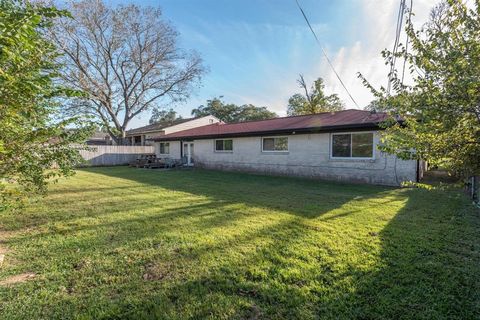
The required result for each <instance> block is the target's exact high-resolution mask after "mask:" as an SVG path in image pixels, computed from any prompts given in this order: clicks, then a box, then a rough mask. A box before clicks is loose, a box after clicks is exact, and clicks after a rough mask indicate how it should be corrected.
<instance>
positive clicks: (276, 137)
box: [260, 136, 290, 153]
mask: <svg viewBox="0 0 480 320" xmlns="http://www.w3.org/2000/svg"><path fill="white" fill-rule="evenodd" d="M278 138H287V150H264V149H263V140H264V139H278ZM260 142H261V148H262V152H265V153H288V152H289V150H290V139H289V137H288V136H272V137H262V139H261V140H260Z"/></svg>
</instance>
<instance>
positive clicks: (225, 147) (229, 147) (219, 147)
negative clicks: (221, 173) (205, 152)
mask: <svg viewBox="0 0 480 320" xmlns="http://www.w3.org/2000/svg"><path fill="white" fill-rule="evenodd" d="M215 151H220V152H225V151H233V140H232V139H222V140H215Z"/></svg>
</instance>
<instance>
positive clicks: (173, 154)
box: [155, 141, 181, 159]
mask: <svg viewBox="0 0 480 320" xmlns="http://www.w3.org/2000/svg"><path fill="white" fill-rule="evenodd" d="M166 142H168V143H170V152H169V153H168V154H162V153H160V142H155V154H156V156H157V158H171V159H180V158H181V145H180V141H166Z"/></svg>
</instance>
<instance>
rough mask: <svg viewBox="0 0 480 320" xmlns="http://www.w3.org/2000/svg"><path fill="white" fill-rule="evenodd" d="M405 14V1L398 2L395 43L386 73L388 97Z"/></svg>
mask: <svg viewBox="0 0 480 320" xmlns="http://www.w3.org/2000/svg"><path fill="white" fill-rule="evenodd" d="M404 12H405V0H401V1H400V7H399V8H398V14H397V27H396V30H395V42H394V44H393V50H392V58H391V60H390V72H389V73H388V85H387V93H388V94H389V95H390V90H391V88H392V80H393V76H394V73H395V64H396V62H397V50H398V47H399V45H400V35H401V33H402V24H403V14H404Z"/></svg>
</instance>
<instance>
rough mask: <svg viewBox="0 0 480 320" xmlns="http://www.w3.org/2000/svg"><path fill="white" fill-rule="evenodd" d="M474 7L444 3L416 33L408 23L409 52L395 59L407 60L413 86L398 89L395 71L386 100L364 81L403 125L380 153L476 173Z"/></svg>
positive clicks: (478, 115)
mask: <svg viewBox="0 0 480 320" xmlns="http://www.w3.org/2000/svg"><path fill="white" fill-rule="evenodd" d="M473 6H474V8H473V9H468V8H467V7H466V5H465V4H464V3H463V2H461V1H454V0H449V1H444V2H442V3H441V4H439V5H438V6H436V7H435V8H434V9H433V10H432V12H431V15H430V19H429V21H428V23H426V24H425V25H424V26H423V27H422V28H421V29H419V30H415V28H414V26H413V25H412V22H411V21H410V20H409V21H407V28H406V31H407V33H408V35H409V38H410V48H409V50H408V51H407V50H406V49H405V46H401V47H400V50H399V52H398V53H397V55H396V56H397V60H398V59H399V58H404V59H405V58H406V59H407V60H406V61H407V63H408V64H409V65H410V68H409V71H410V74H411V77H412V78H413V80H412V84H409V85H406V84H403V83H402V80H401V77H400V76H399V75H398V74H397V72H395V73H394V74H393V75H392V78H393V90H394V93H393V94H392V95H389V94H388V92H386V90H385V89H384V88H380V89H379V90H375V89H374V88H372V86H371V85H369V83H368V82H367V81H366V80H365V79H363V80H364V83H365V85H367V86H368V87H370V88H371V89H372V91H373V92H374V94H375V95H376V97H377V102H378V104H379V105H381V106H382V108H383V109H385V110H389V111H390V112H391V114H392V115H395V116H396V115H400V116H401V117H403V119H404V120H405V123H404V124H405V125H404V126H403V125H400V124H399V123H395V121H393V124H394V125H393V126H391V127H389V128H388V129H387V130H386V133H385V136H384V139H383V142H384V145H383V147H382V149H383V150H384V151H386V152H389V153H394V154H397V155H400V156H401V157H403V158H407V159H411V158H413V159H426V160H428V161H429V162H431V163H433V164H435V165H439V166H443V167H445V168H447V169H450V170H451V172H452V173H456V174H457V175H459V176H468V175H471V174H479V173H480V5H479V2H478V1H476V2H475V4H474V5H473ZM383 55H384V57H385V58H386V60H387V62H389V61H391V59H393V58H394V55H393V54H392V52H390V51H387V50H385V51H384V52H383ZM360 77H362V76H361V75H360ZM362 78H363V77H362ZM412 150H415V152H412Z"/></svg>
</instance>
